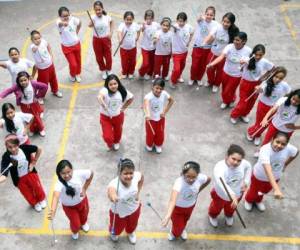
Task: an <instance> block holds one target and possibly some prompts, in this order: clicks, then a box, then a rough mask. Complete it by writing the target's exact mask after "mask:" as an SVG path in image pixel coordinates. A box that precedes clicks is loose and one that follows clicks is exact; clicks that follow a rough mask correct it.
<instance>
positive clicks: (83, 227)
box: [81, 222, 90, 233]
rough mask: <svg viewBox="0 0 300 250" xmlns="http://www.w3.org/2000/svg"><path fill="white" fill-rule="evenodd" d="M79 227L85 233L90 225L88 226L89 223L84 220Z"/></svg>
mask: <svg viewBox="0 0 300 250" xmlns="http://www.w3.org/2000/svg"><path fill="white" fill-rule="evenodd" d="M81 229H82V230H83V231H84V232H85V233H87V232H88V231H89V230H90V226H89V224H87V222H86V223H85V224H84V225H82V226H81Z"/></svg>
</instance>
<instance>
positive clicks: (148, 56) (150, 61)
mask: <svg viewBox="0 0 300 250" xmlns="http://www.w3.org/2000/svg"><path fill="white" fill-rule="evenodd" d="M142 56H143V64H142V66H141V68H140V69H139V74H140V76H144V75H145V74H147V75H149V76H152V75H153V69H154V56H155V50H144V49H142Z"/></svg>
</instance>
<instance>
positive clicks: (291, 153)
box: [245, 143, 298, 203]
mask: <svg viewBox="0 0 300 250" xmlns="http://www.w3.org/2000/svg"><path fill="white" fill-rule="evenodd" d="M297 153H298V149H297V148H296V147H295V146H293V145H291V144H287V146H286V147H285V148H284V149H283V150H281V151H278V152H275V151H274V150H273V148H272V145H271V143H268V144H265V145H264V146H262V147H261V148H260V151H259V157H258V161H257V163H256V164H255V165H254V169H253V174H252V177H251V185H250V188H249V189H248V191H247V194H246V196H245V200H246V201H247V202H249V203H254V202H256V203H260V202H261V201H262V199H263V194H267V193H269V192H270V191H271V190H272V186H271V184H270V182H269V179H268V177H267V174H266V171H265V168H264V165H265V164H269V165H271V167H272V173H273V175H274V177H275V180H276V181H277V182H278V181H279V180H280V178H281V176H282V172H283V169H284V165H285V162H286V160H287V159H288V158H289V157H295V156H296V154H297ZM258 192H260V194H258ZM261 193H262V194H261Z"/></svg>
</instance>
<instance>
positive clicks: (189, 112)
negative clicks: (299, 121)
mask: <svg viewBox="0 0 300 250" xmlns="http://www.w3.org/2000/svg"><path fill="white" fill-rule="evenodd" d="M92 2H93V1H80V0H72V1H71V0H68V1H58V0H52V1H37V0H32V1H19V2H14V3H5V2H4V3H0V21H1V24H2V27H5V28H2V29H1V30H0V35H1V39H0V58H5V57H7V50H8V48H9V47H11V46H16V47H18V48H20V49H22V48H23V51H24V52H25V53H27V54H28V57H29V58H31V54H30V52H29V51H28V40H26V39H27V37H28V32H27V31H26V27H29V29H36V28H40V27H42V30H41V32H42V34H43V35H44V37H45V38H46V40H47V41H49V43H50V44H51V46H52V49H53V53H54V56H55V58H54V60H55V66H56V69H57V74H58V78H59V82H60V83H61V84H62V91H63V94H64V98H63V99H57V98H55V97H53V96H52V95H51V94H48V96H47V99H46V104H45V105H46V113H45V123H46V127H47V128H46V131H47V135H46V138H39V137H34V138H33V139H32V141H33V143H35V144H37V145H40V146H42V147H43V149H44V152H43V155H42V157H41V160H40V162H39V165H38V167H39V170H40V171H39V173H40V176H41V178H42V182H43V184H44V186H45V189H46V191H47V193H49V192H50V190H51V187H52V184H53V175H54V173H55V167H56V161H57V160H58V159H61V158H62V157H65V158H67V159H69V160H71V161H72V162H73V164H74V166H75V168H90V169H93V170H94V172H95V178H94V181H93V183H92V185H91V187H90V189H89V191H88V196H89V199H90V206H91V209H90V215H89V223H90V226H91V232H90V233H89V234H87V235H82V236H81V237H80V239H79V240H78V241H77V242H74V241H72V240H71V239H70V236H69V235H67V234H69V233H70V232H69V230H68V221H67V218H66V217H65V215H64V214H63V211H62V209H61V208H59V209H58V213H57V216H56V220H55V225H54V226H55V229H56V234H57V238H58V243H57V244H56V246H55V247H54V248H55V249H70V248H72V249H83V248H86V249H99V247H101V249H220V248H222V249H233V248H235V249H299V248H300V230H299V225H300V213H299V210H298V206H299V202H298V201H299V194H298V192H297V190H298V189H299V188H298V185H297V181H298V179H299V177H300V174H299V171H298V169H297V165H299V164H300V158H298V159H297V160H296V161H295V162H294V163H293V164H292V165H291V169H289V170H288V171H287V173H286V175H285V176H284V177H283V180H282V182H281V185H282V186H283V190H284V193H285V194H286V195H287V196H289V197H293V198H295V199H285V200H283V201H274V200H273V198H272V197H267V198H266V206H267V211H266V212H265V213H264V214H260V213H259V212H257V211H254V212H253V213H247V212H246V211H244V209H243V207H242V206H240V207H241V208H240V210H241V214H242V216H243V217H244V219H245V222H246V224H247V225H248V228H247V229H246V230H244V229H243V228H242V226H241V225H240V224H239V222H238V221H237V220H236V222H235V224H234V226H233V227H232V228H226V227H225V226H223V221H222V220H223V218H222V216H221V217H220V227H219V228H218V229H213V228H211V227H210V225H209V224H208V220H207V207H208V205H209V201H210V197H209V190H210V188H211V187H209V188H207V189H206V190H205V191H204V192H203V193H202V194H201V195H200V197H199V202H198V204H197V207H196V209H195V210H194V213H193V215H192V217H191V220H190V222H189V224H188V227H187V229H188V232H189V233H191V234H190V237H191V240H188V241H187V242H182V241H180V240H178V241H176V242H172V243H169V242H168V240H167V239H166V232H167V229H163V228H161V226H160V221H159V219H158V218H157V217H156V215H155V214H154V213H153V212H152V211H151V210H150V209H149V208H148V207H146V202H147V201H150V202H151V203H152V205H153V206H154V207H155V208H156V209H157V210H158V211H159V212H160V213H161V214H164V213H165V211H166V208H167V203H168V199H169V194H170V191H171V188H172V185H173V182H174V180H175V178H176V177H177V176H178V175H179V172H180V168H181V166H182V164H183V163H184V162H185V161H187V160H196V161H198V162H200V164H201V168H202V172H204V173H206V174H207V175H210V176H211V174H212V169H213V167H214V164H215V163H216V162H217V161H218V160H220V159H222V158H223V157H224V153H225V150H226V148H227V147H228V145H229V144H230V143H233V142H234V143H238V144H240V145H242V146H243V147H244V148H245V149H246V151H247V157H246V158H247V159H248V160H250V161H251V162H252V163H254V162H255V160H254V158H253V157H252V155H253V152H254V151H255V147H254V146H253V145H252V144H250V143H248V142H247V141H246V139H245V131H246V128H247V125H245V124H242V123H238V124H237V125H235V126H233V125H232V124H231V123H230V121H229V110H226V111H221V110H220V109H219V105H220V97H219V95H218V94H214V95H213V94H211V92H210V91H209V90H208V89H207V88H204V87H202V88H200V89H199V90H197V89H196V86H194V87H190V86H186V85H182V86H180V87H179V88H178V89H177V90H175V91H174V90H170V89H169V88H167V91H169V93H171V94H172V95H173V96H174V98H175V100H176V103H175V105H174V106H173V109H172V110H171V111H170V113H169V114H168V116H167V128H166V142H165V145H164V149H163V150H164V151H163V153H162V154H161V155H156V154H149V153H146V152H145V151H144V140H145V139H144V129H143V128H144V124H143V113H142V110H141V105H142V100H143V96H144V95H145V94H146V93H147V92H148V91H149V90H150V83H146V82H141V81H138V80H134V81H128V80H125V81H123V83H124V84H125V85H126V87H127V88H128V89H129V90H130V91H132V92H133V93H134V95H135V101H134V103H133V104H132V106H130V108H129V110H128V111H127V112H126V119H125V126H124V135H123V139H122V144H121V149H120V151H119V152H110V153H107V152H106V150H105V145H104V143H103V141H102V139H101V138H100V126H99V121H98V119H99V107H98V103H97V101H96V96H97V93H98V91H99V88H100V86H101V85H102V84H103V83H102V82H101V80H100V76H99V73H98V68H97V66H96V62H95V58H94V54H93V50H92V46H91V32H90V30H87V28H86V27H87V22H88V17H87V15H86V14H85V11H86V10H87V9H91V5H92ZM170 3H171V2H166V1H161V0H153V1H149V0H145V1H138V0H132V1H124V0H122V1H118V2H115V1H111V0H108V1H105V7H106V9H107V10H108V11H109V12H111V13H112V15H113V19H114V21H115V23H116V25H118V23H119V22H120V21H121V19H120V16H121V15H122V14H123V13H124V11H126V10H133V11H134V13H136V20H137V21H142V18H143V13H144V11H145V10H146V9H148V8H152V9H153V10H154V11H155V14H156V18H157V20H160V19H161V18H162V17H163V16H170V17H172V19H175V17H176V14H177V13H178V12H179V11H182V10H183V11H186V12H187V14H188V16H189V22H190V23H191V24H192V25H195V17H194V16H193V14H192V13H193V11H192V8H194V9H196V10H201V11H204V9H205V7H206V6H208V5H210V4H212V3H211V2H210V1H207V0H204V1H201V4H200V5H199V6H198V4H196V3H195V1H192V0H185V1H183V0H176V1H173V2H172V5H170ZM213 4H214V6H215V7H216V9H217V17H216V19H217V20H218V21H219V20H220V19H221V17H222V15H223V13H225V12H227V11H232V12H233V13H235V14H236V16H237V25H238V26H239V27H240V29H241V30H243V31H246V32H247V33H248V36H249V42H248V45H249V46H251V47H253V46H254V45H255V44H257V43H263V44H266V48H267V55H266V57H267V58H268V59H270V60H271V61H273V62H274V63H275V64H276V65H283V66H285V67H287V69H288V71H289V72H288V77H287V81H288V82H289V83H290V84H291V85H292V86H293V87H294V88H295V87H298V88H299V87H300V84H299V80H298V78H296V77H297V73H298V68H299V59H300V57H299V52H300V37H299V34H300V33H299V32H300V25H299V18H297V16H298V17H299V13H300V1H289V2H281V1H279V0H274V1H272V3H271V1H268V0H260V1H259V0H252V1H249V0H248V1H243V2H239V3H238V2H237V1H235V0H228V1H222V0H216V1H214V3H213ZM281 4H284V6H280V5H281ZM61 5H66V6H68V7H69V8H70V9H71V11H72V12H76V13H78V15H79V17H80V19H81V20H82V22H83V28H82V30H81V32H80V36H81V38H82V42H83V44H84V43H85V44H86V45H87V46H86V47H85V46H83V53H84V54H85V55H84V60H83V72H82V79H83V82H82V83H81V84H80V85H75V86H74V85H72V84H70V83H69V82H68V67H67V64H66V61H65V58H64V56H63V54H62V52H61V48H60V44H59V35H58V32H57V30H56V27H55V25H54V23H53V21H52V20H54V19H55V18H56V15H57V9H58V8H59V7H60V6H61ZM187 6H189V7H187ZM170 7H171V8H170ZM51 21H52V22H51ZM289 22H290V23H291V24H292V25H291V26H287V24H286V23H289ZM16 34H17V35H16ZM113 39H114V46H113V47H114V48H116V44H117V43H116V36H115V35H114V38H113ZM84 41H85V42H84ZM190 62H191V57H190V55H189V56H188V63H187V66H186V70H185V71H184V75H183V76H184V78H185V80H186V81H187V80H188V78H189V68H190ZM113 69H114V71H115V72H117V73H118V72H119V70H120V62H119V56H116V57H115V58H114V65H113ZM0 86H1V89H3V88H5V87H8V86H10V76H9V74H8V72H6V71H4V70H2V69H0ZM6 101H11V102H13V103H14V98H12V97H11V98H8V99H7V100H6ZM58 111H59V112H58ZM251 118H252V121H253V118H254V113H253V112H252V113H251ZM299 135H300V133H299V132H296V133H295V135H294V136H293V138H292V140H291V142H292V143H293V144H294V145H297V146H298V147H299V146H300V144H299V138H300V136H299ZM3 150H4V148H3V146H2V145H1V152H3ZM120 156H124V157H129V158H132V159H133V161H134V163H135V164H136V166H137V167H138V169H139V170H141V171H142V172H143V173H144V175H145V185H144V189H143V193H142V201H143V210H142V215H141V218H140V223H139V226H138V232H139V235H138V236H139V237H138V243H137V245H136V246H131V245H129V243H128V242H127V239H125V238H122V239H121V240H120V242H119V243H118V244H113V243H111V242H110V241H109V240H108V239H107V227H108V208H109V202H108V200H107V198H106V186H107V184H108V182H109V180H111V179H112V178H113V177H114V176H115V175H116V164H117V161H118V158H119V157H120ZM0 204H1V205H0V206H1V211H2V213H1V214H0V240H1V247H0V248H1V249H43V248H44V249H47V248H49V247H50V246H51V242H52V236H51V227H49V225H48V223H47V220H45V217H44V215H43V214H37V213H36V212H34V211H33V210H32V209H31V208H29V207H28V205H27V204H26V203H25V202H24V200H23V198H22V197H21V195H20V193H19V192H18V190H16V189H15V188H14V187H13V185H12V184H11V181H7V183H5V184H4V185H1V196H0Z"/></svg>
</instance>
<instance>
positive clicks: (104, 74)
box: [102, 71, 107, 80]
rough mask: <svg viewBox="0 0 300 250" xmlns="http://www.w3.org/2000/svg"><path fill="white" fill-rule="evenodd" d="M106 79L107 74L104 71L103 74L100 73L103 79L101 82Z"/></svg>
mask: <svg viewBox="0 0 300 250" xmlns="http://www.w3.org/2000/svg"><path fill="white" fill-rule="evenodd" d="M106 78H107V72H106V71H104V72H103V73H102V79H103V80H106Z"/></svg>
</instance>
